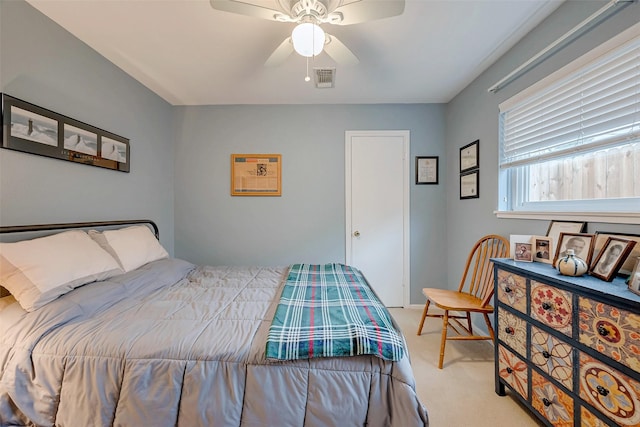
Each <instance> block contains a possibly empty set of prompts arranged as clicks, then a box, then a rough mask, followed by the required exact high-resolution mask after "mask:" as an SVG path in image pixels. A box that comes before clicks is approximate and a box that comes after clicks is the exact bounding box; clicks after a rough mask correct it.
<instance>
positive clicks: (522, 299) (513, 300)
mask: <svg viewBox="0 0 640 427" xmlns="http://www.w3.org/2000/svg"><path fill="white" fill-rule="evenodd" d="M497 285H498V286H497V287H496V289H497V293H498V301H500V302H501V303H503V304H505V305H508V306H509V307H512V308H514V309H516V310H518V311H519V312H521V313H526V312H527V279H526V278H524V277H522V276H520V275H518V274H515V273H510V272H508V271H505V270H498V277H497Z"/></svg>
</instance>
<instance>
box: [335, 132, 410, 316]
mask: <svg viewBox="0 0 640 427" xmlns="http://www.w3.org/2000/svg"><path fill="white" fill-rule="evenodd" d="M358 136H363V137H375V136H382V137H401V138H403V141H402V144H403V159H402V160H403V167H402V169H403V177H402V182H403V186H402V187H403V191H402V200H403V221H402V223H403V224H402V226H403V227H402V228H403V234H404V235H403V236H402V239H403V252H404V254H403V258H402V259H403V262H402V264H403V278H402V286H403V288H404V289H403V295H402V300H403V306H404V307H408V306H409V301H410V300H411V274H410V271H411V263H410V260H411V251H410V249H411V242H410V236H411V233H410V229H409V226H410V222H411V221H410V219H411V216H410V201H409V196H410V190H411V179H410V170H411V164H410V161H409V160H410V151H409V150H410V146H411V144H410V131H408V130H372V131H351V130H348V131H345V155H344V161H345V167H344V170H345V254H346V262H345V263H346V264H350V263H351V260H352V256H351V251H352V244H351V242H352V234H353V228H352V223H351V214H352V204H351V185H352V182H351V139H352V138H353V137H358Z"/></svg>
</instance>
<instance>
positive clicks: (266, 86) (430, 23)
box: [27, 0, 562, 105]
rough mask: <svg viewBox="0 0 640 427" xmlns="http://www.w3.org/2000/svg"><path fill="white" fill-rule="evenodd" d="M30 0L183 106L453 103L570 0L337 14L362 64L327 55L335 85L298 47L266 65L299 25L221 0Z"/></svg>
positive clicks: (478, 1) (409, 0) (439, 3)
mask: <svg viewBox="0 0 640 427" xmlns="http://www.w3.org/2000/svg"><path fill="white" fill-rule="evenodd" d="M27 1H28V2H29V3H30V4H31V5H33V6H34V7H35V8H37V9H38V10H40V11H41V12H42V13H44V14H45V15H47V16H49V17H50V18H51V19H52V20H54V21H55V22H57V23H58V24H59V25H61V26H62V27H64V28H66V29H67V30H68V31H69V32H70V33H72V34H74V35H75V36H76V37H78V38H79V39H80V40H82V41H84V42H85V43H86V44H87V45H89V46H91V47H92V48H93V49H95V50H96V51H97V52H99V53H100V54H101V55H103V56H104V57H106V58H107V59H109V60H110V61H111V62H113V63H114V64H116V65H117V66H118V67H120V68H121V69H123V70H124V71H125V72H127V73H128V74H130V75H131V76H133V77H134V78H135V79H136V80H138V81H140V82H141V83H142V84H143V85H145V86H146V87H148V88H149V89H151V90H152V91H154V92H155V93H157V94H158V95H159V96H161V97H162V98H164V99H165V100H167V101H168V102H169V103H171V104H173V105H216V104H223V105H224V104H371V103H443V102H448V101H450V100H451V99H452V98H453V97H454V96H455V95H456V94H457V93H459V92H460V90H462V89H463V88H464V87H465V86H466V85H468V84H469V83H470V82H471V81H473V79H474V78H476V77H477V76H478V75H480V73H482V72H483V71H484V70H485V69H486V68H487V67H488V66H489V65H491V64H492V63H493V62H494V61H495V60H496V59H497V58H499V57H500V56H501V55H502V54H504V53H505V52H506V51H507V50H508V49H509V48H510V47H512V46H513V45H514V44H515V43H516V42H517V41H518V40H520V39H521V38H522V37H523V36H524V35H525V34H526V33H527V32H528V31H530V30H531V29H533V28H534V27H535V26H536V25H537V24H538V23H540V22H541V21H542V20H543V19H544V18H545V17H547V16H548V15H549V14H550V13H551V12H553V11H554V10H555V9H556V8H557V7H558V6H559V5H560V4H561V3H562V0H406V6H405V11H404V13H403V14H402V15H400V16H396V17H392V18H385V19H380V20H377V21H371V22H366V23H361V24H354V25H348V26H337V25H328V24H326V25H325V26H324V27H325V30H327V31H329V32H331V34H333V35H335V36H337V37H338V38H339V39H340V40H341V41H342V42H343V43H344V44H345V45H346V46H347V47H349V49H351V51H352V52H353V53H355V55H356V56H357V57H358V58H359V60H360V63H359V64H358V65H353V66H346V65H337V64H336V63H335V62H334V61H333V60H332V59H331V58H330V57H329V56H327V54H326V53H322V54H320V55H319V56H318V57H316V58H315V60H314V61H313V63H312V64H311V63H310V67H314V66H315V67H336V75H335V87H334V88H330V89H317V88H315V87H314V85H313V79H312V81H311V82H309V83H307V82H305V81H304V77H305V75H306V62H305V59H304V58H303V57H301V56H299V55H297V54H296V53H293V54H292V55H291V56H290V57H289V58H288V59H287V61H286V62H285V63H284V64H282V65H280V66H278V67H272V68H269V67H265V66H264V62H265V60H266V59H267V58H268V57H269V55H270V54H271V52H272V51H273V50H274V49H275V48H276V47H277V46H278V45H279V44H280V43H281V42H282V41H283V40H284V39H285V38H287V37H288V36H289V35H290V33H291V30H292V29H293V27H294V26H295V24H291V23H281V22H274V21H267V20H263V19H259V18H254V17H248V16H243V15H237V14H233V13H228V12H222V11H218V10H214V9H213V8H211V6H210V4H209V0H27ZM245 1H249V0H245ZM252 1H253V2H254V3H255V2H257V1H260V2H261V3H262V4H272V5H273V7H274V8H275V4H276V0H252ZM363 1H368V2H377V1H384V0H363ZM534 53H536V52H532V55H533V54H534Z"/></svg>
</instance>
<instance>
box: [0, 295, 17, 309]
mask: <svg viewBox="0 0 640 427" xmlns="http://www.w3.org/2000/svg"><path fill="white" fill-rule="evenodd" d="M14 302H16V299H15V298H14V297H13V295H9V296H8V297H2V298H0V311H2V309H3V308H5V307H8V306H9V305H11V304H13V303H14Z"/></svg>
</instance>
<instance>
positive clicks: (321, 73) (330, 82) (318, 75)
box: [313, 68, 336, 89]
mask: <svg viewBox="0 0 640 427" xmlns="http://www.w3.org/2000/svg"><path fill="white" fill-rule="evenodd" d="M313 76H314V78H315V82H316V87H317V88H318V89H327V88H332V87H334V86H335V81H334V80H335V78H336V69H335V68H314V69H313Z"/></svg>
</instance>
